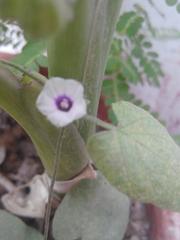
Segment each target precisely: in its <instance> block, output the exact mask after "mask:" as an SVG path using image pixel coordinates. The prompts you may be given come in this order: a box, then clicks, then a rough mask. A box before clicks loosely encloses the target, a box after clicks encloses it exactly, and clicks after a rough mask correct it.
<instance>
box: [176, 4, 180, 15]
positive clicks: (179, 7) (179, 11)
mask: <svg viewBox="0 0 180 240" xmlns="http://www.w3.org/2000/svg"><path fill="white" fill-rule="evenodd" d="M176 10H177V12H178V13H180V3H178V4H177V5H176Z"/></svg>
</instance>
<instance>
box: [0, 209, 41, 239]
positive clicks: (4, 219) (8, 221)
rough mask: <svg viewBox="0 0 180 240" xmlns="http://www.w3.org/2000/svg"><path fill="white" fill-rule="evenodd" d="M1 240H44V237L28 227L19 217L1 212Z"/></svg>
mask: <svg viewBox="0 0 180 240" xmlns="http://www.w3.org/2000/svg"><path fill="white" fill-rule="evenodd" d="M0 239H2V240H12V239H13V240H43V236H42V235H41V234H40V233H39V232H38V231H36V230H35V229H33V228H30V227H28V226H26V225H25V224H24V223H23V222H22V221H21V220H20V219H18V218H17V217H15V216H13V215H11V214H9V213H7V212H5V211H3V210H0Z"/></svg>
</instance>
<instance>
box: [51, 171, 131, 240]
mask: <svg viewBox="0 0 180 240" xmlns="http://www.w3.org/2000/svg"><path fill="white" fill-rule="evenodd" d="M128 220H129V200H128V198H127V197H126V196H125V195H123V194H122V193H120V192H118V191H117V190H116V189H115V188H114V187H112V186H111V185H110V184H109V183H108V182H107V180H106V179H105V178H104V177H103V176H102V175H101V174H100V173H98V177H97V179H95V180H83V181H82V182H81V183H80V184H79V185H78V186H76V187H74V188H73V190H72V191H71V192H69V193H68V194H67V195H66V196H65V198H64V199H63V201H62V203H61V204H60V206H59V207H58V209H57V211H56V213H55V217H54V220H53V235H54V237H55V239H56V240H60V239H61V240H67V239H72V240H75V239H81V240H95V239H98V240H121V239H123V236H124V233H125V230H126V227H127V224H128Z"/></svg>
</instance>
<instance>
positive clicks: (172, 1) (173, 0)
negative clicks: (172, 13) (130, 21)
mask: <svg viewBox="0 0 180 240" xmlns="http://www.w3.org/2000/svg"><path fill="white" fill-rule="evenodd" d="M165 1H166V3H167V4H168V5H169V6H174V5H176V3H177V2H178V0H165Z"/></svg>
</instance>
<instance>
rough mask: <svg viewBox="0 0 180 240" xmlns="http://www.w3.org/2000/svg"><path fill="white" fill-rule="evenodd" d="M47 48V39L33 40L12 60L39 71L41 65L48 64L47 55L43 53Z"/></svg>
mask: <svg viewBox="0 0 180 240" xmlns="http://www.w3.org/2000/svg"><path fill="white" fill-rule="evenodd" d="M46 48H47V46H46V42H45V41H37V40H36V41H34V40H31V41H29V42H28V43H27V44H26V45H25V46H24V48H23V49H22V52H21V54H19V55H17V56H16V57H15V58H13V60H12V62H13V63H16V64H18V65H21V66H23V67H25V68H28V69H29V70H34V71H37V72H38V71H39V66H40V65H41V66H47V57H45V56H44V55H43V54H44V53H45V51H46Z"/></svg>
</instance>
